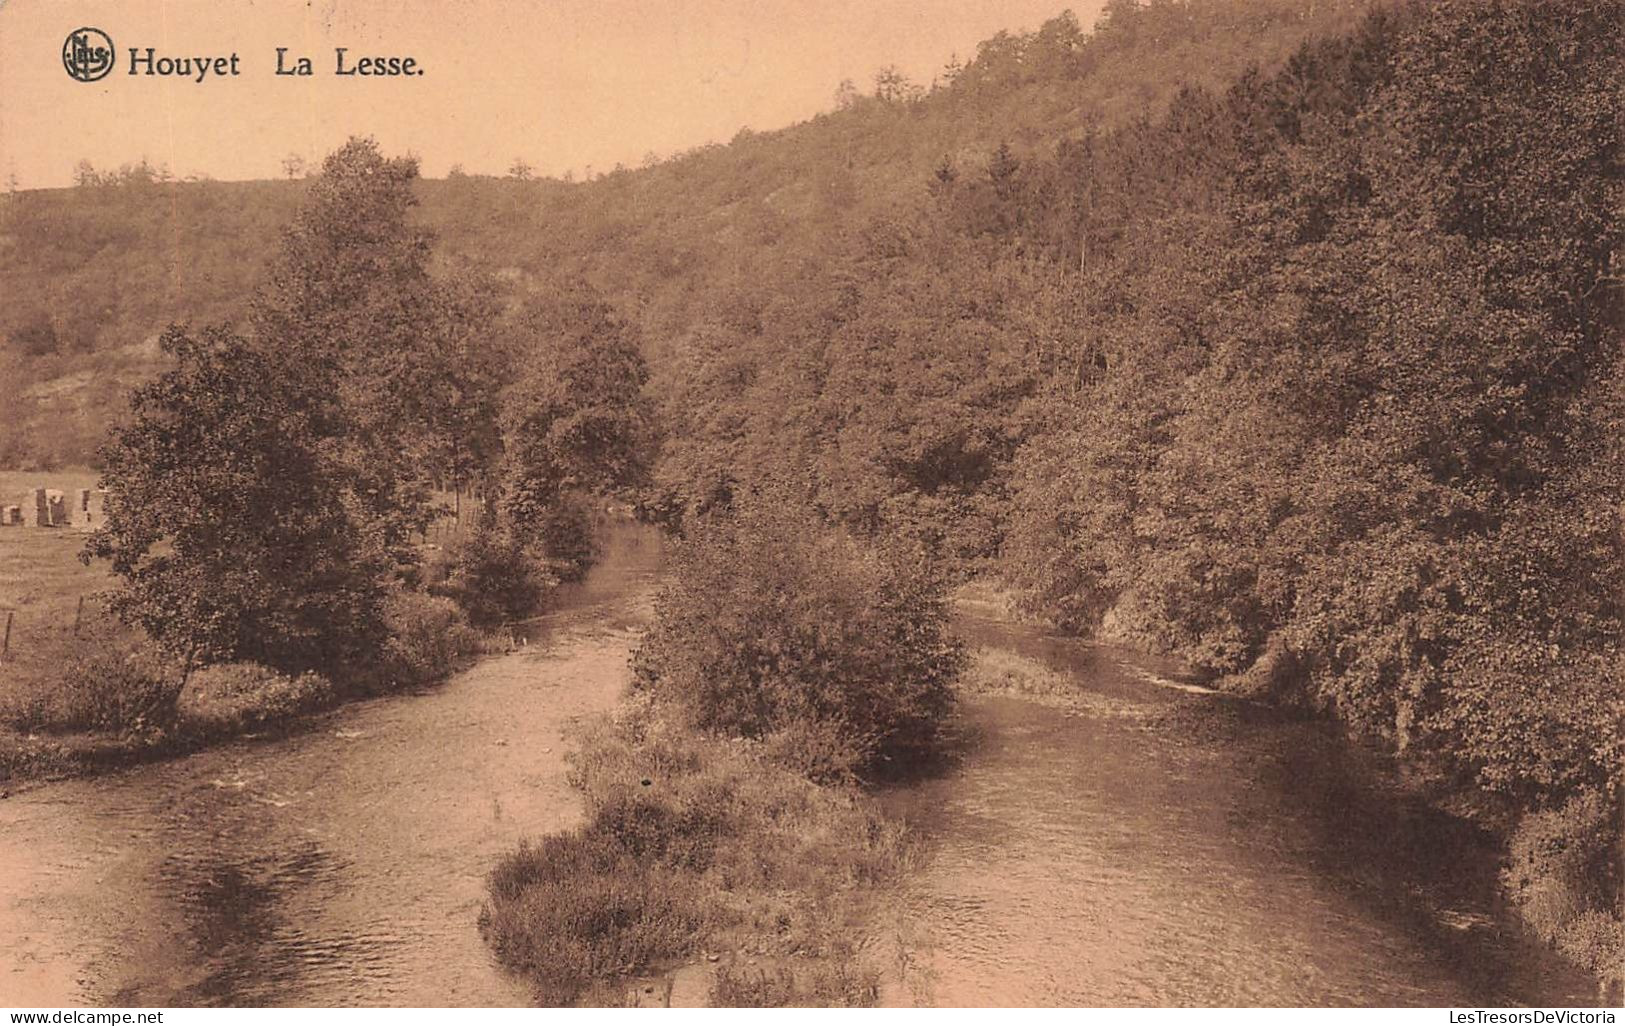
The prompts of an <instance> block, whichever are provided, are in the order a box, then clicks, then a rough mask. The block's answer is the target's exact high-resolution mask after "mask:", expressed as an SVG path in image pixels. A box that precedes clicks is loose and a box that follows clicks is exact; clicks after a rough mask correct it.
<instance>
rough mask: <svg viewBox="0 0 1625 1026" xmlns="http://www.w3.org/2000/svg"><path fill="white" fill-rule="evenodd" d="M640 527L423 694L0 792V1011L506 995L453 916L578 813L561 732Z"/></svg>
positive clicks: (638, 543)
mask: <svg viewBox="0 0 1625 1026" xmlns="http://www.w3.org/2000/svg"><path fill="white" fill-rule="evenodd" d="M658 560H659V545H658V542H657V540H656V539H655V538H654V537H653V536H652V535H650V534H647V533H644V532H641V531H636V530H621V531H618V532H616V533H615V534H614V535H613V536H612V542H611V545H610V551H609V552H608V554H607V558H606V560H605V563H604V565H603V566H602V567H601V568H600V569H599V570H597V571H595V573H594V575H593V576H592V577H590V578H589V580H588V581H587V582H586V583H585V584H584V585H578V586H574V587H573V588H571V589H570V590H569V593H568V594H567V595H566V596H565V597H564V600H563V602H562V603H561V605H560V608H559V610H558V612H556V613H555V614H553V615H552V616H549V617H546V618H544V619H543V620H542V621H541V622H540V623H538V624H536V625H534V635H535V642H534V644H533V645H532V646H531V647H530V648H529V649H527V650H524V651H521V652H519V653H516V654H513V655H509V656H505V657H500V658H496V659H492V660H489V661H486V662H484V663H482V664H481V665H479V666H478V667H475V668H474V669H473V670H471V671H469V672H468V673H465V674H463V675H461V676H460V677H458V678H456V679H454V680H452V681H451V682H449V683H448V684H446V685H445V686H443V687H440V688H436V689H431V690H429V691H427V692H425V693H423V694H418V695H404V696H398V697H392V698H387V699H379V700H375V701H370V702H365V703H361V704H358V705H352V706H349V707H346V708H344V709H340V710H337V711H335V712H333V713H331V714H329V715H327V716H326V717H323V718H322V719H320V720H319V721H318V722H316V723H315V724H313V725H312V726H311V727H310V728H309V729H307V730H304V731H302V732H300V733H298V734H296V735H295V736H292V737H288V738H282V739H277V740H265V741H259V742H256V741H245V742H241V743H237V744H232V745H228V746H225V747H222V748H218V749H214V750H212V751H208V752H204V753H201V754H198V755H195V756H192V757H190V758H185V759H180V760H176V761H173V762H168V763H164V764H161V765H152V766H145V767H140V768H137V769H134V770H130V771H127V772H123V773H116V774H112V775H109V776H105V777H101V778H98V779H94V780H84V781H72V782H65V783H57V784H49V785H45V786H42V787H39V788H36V789H33V790H29V791H24V792H23V793H21V794H18V795H15V796H13V797H12V798H10V799H8V800H6V801H3V802H0V867H3V869H0V1005H7V1004H10V1005H25V1006H26V1005H59V1004H66V1005H79V1004H103V1005H105V1004H115V1005H144V1006H151V1005H164V1006H169V1005H181V1006H189V1005H488V1004H495V1005H520V1004H526V1003H528V998H529V994H528V992H527V990H526V988H525V987H524V986H523V985H522V984H521V983H519V982H518V981H517V980H515V979H513V978H512V977H510V976H508V975H507V974H505V973H504V972H502V971H501V970H500V969H498V968H497V967H496V966H495V964H494V963H493V961H492V959H491V957H490V954H489V952H488V950H487V949H486V947H485V945H484V944H483V942H482V941H481V940H480V938H479V935H478V932H477V929H476V919H477V916H478V912H479V907H480V903H481V900H482V897H483V889H484V877H485V874H486V873H487V872H488V871H489V869H490V867H491V865H492V864H493V862H494V861H495V860H496V858H497V857H498V856H499V855H500V854H501V853H503V852H505V851H506V850H508V849H509V848H511V847H512V846H513V845H514V844H515V843H516V842H517V841H518V840H519V839H520V838H521V837H523V836H528V835H532V834H535V833H538V832H542V831H546V830H550V829H557V828H559V827H563V826H566V825H568V824H569V823H570V822H571V821H572V820H573V818H574V817H575V816H576V815H578V803H577V801H576V798H575V796H574V795H573V793H572V792H571V791H570V790H569V788H568V787H567V786H566V785H565V783H564V764H563V753H564V751H565V744H564V743H563V741H562V738H563V732H564V731H565V730H566V729H567V728H568V726H569V725H570V723H571V722H572V721H574V720H575V719H577V718H579V717H581V716H585V715H590V714H592V713H596V712H598V711H601V710H603V709H607V708H608V707H610V706H611V705H613V704H614V702H615V701H616V699H617V698H618V697H619V696H620V693H621V690H622V688H623V687H624V685H625V682H626V679H627V673H626V659H627V654H628V651H629V648H630V645H631V642H632V638H633V635H632V633H631V631H630V628H631V627H633V626H634V625H635V624H636V623H638V622H640V621H641V620H642V618H643V616H644V615H645V611H644V609H643V603H644V600H645V599H646V597H647V591H648V586H649V585H650V583H651V582H652V579H653V575H654V573H655V572H656V570H657V569H658Z"/></svg>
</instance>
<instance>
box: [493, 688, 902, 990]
mask: <svg viewBox="0 0 1625 1026" xmlns="http://www.w3.org/2000/svg"><path fill="white" fill-rule="evenodd" d="M572 762H573V768H572V774H571V782H572V783H573V784H574V785H575V786H576V787H578V788H579V789H580V790H581V791H582V792H583V793H584V795H585V797H586V803H587V810H588V816H587V820H586V822H585V823H584V824H583V825H582V826H580V827H579V828H577V829H575V830H572V831H569V832H567V833H563V834H556V835H553V836H551V837H547V838H545V839H543V840H542V841H541V843H539V844H527V845H523V846H521V847H520V849H519V850H518V851H517V852H515V853H513V854H511V855H509V856H508V857H506V858H504V859H503V860H502V861H501V862H500V863H499V864H498V865H497V867H496V868H495V870H493V872H492V874H491V877H490V880H489V885H488V890H489V901H488V903H487V906H486V908H485V910H484V912H483V913H482V915H481V918H480V927H481V930H482V932H483V933H484V935H485V937H486V939H487V941H488V942H489V943H490V944H491V946H492V947H493V948H494V949H495V950H496V952H497V954H498V956H499V957H500V958H501V959H502V961H503V962H504V963H505V964H507V965H508V966H510V967H511V968H514V969H516V970H519V971H521V972H524V973H526V974H527V975H529V976H530V977H531V978H532V979H533V980H534V981H535V982H536V984H537V986H538V989H539V991H540V993H541V996H542V999H543V1000H544V1001H548V1002H552V1003H568V1002H578V1001H590V1002H594V1003H604V1002H614V1001H615V1000H616V999H617V994H616V991H615V987H616V981H618V980H621V979H623V978H624V977H626V976H628V975H632V974H638V973H644V972H647V971H650V970H652V969H657V968H660V967H662V966H663V965H669V964H671V963H672V962H673V961H675V960H677V959H681V958H685V957H688V956H690V955H691V954H693V953H694V952H695V951H696V950H698V949H699V947H700V946H701V945H702V944H703V945H705V946H707V947H711V948H712V949H713V950H714V949H715V946H716V944H717V942H718V941H719V940H721V939H722V938H727V940H728V942H730V943H736V944H737V943H740V942H741V941H743V942H745V943H748V944H750V945H751V947H752V950H759V951H761V952H762V953H764V954H767V955H769V956H780V955H782V956H787V955H789V954H790V953H792V952H800V953H801V954H804V955H811V956H815V957H827V958H832V959H834V960H836V961H838V962H845V963H850V962H851V959H852V951H851V947H850V945H849V944H848V943H847V942H846V940H845V936H846V933H847V931H848V930H849V929H850V926H851V924H852V922H854V921H856V919H857V917H858V916H859V915H861V914H862V913H861V909H860V906H859V904H858V901H857V898H858V897H859V896H860V895H861V894H862V893H863V889H864V888H867V887H870V886H874V885H880V884H885V883H888V882H890V881H893V880H895V879H896V878H897V877H898V876H899V875H900V873H901V870H902V867H903V865H904V863H905V859H906V857H907V856H906V852H907V848H906V842H905V834H904V831H903V829H902V828H901V827H900V826H898V825H896V824H894V823H891V822H889V821H887V820H885V819H884V818H882V817H881V816H880V815H879V814H878V813H876V812H875V811H874V810H873V809H871V808H869V807H867V806H865V805H864V804H863V803H861V802H858V801H854V797H855V796H854V794H853V792H851V791H850V790H847V789H844V788H829V787H822V786H819V785H817V784H814V783H813V782H811V781H809V780H807V779H806V778H805V777H803V776H801V775H799V774H797V773H795V772H792V771H790V770H788V769H785V768H784V767H781V766H777V765H774V764H772V763H770V762H767V761H765V760H764V759H763V758H762V754H761V752H760V751H759V746H757V745H753V744H750V743H747V742H743V741H739V740H736V739H729V740H723V739H716V738H707V737H704V736H703V735H700V734H697V733H695V732H694V731H693V729H692V728H691V727H690V726H689V725H688V724H687V723H684V722H681V721H677V720H674V719H671V718H668V717H666V716H664V715H662V714H660V712H659V710H658V709H656V708H655V707H654V705H653V703H651V702H650V701H649V700H648V696H639V697H634V698H633V699H632V701H631V702H630V703H628V705H627V706H626V707H625V708H623V710H622V711H621V713H620V714H619V715H618V717H617V719H616V720H615V721H613V722H610V723H604V724H598V725H595V726H593V727H591V728H589V730H588V732H587V734H586V736H585V738H584V739H583V745H582V748H581V750H580V751H579V752H578V753H577V754H576V755H574V756H572ZM809 972H811V973H812V975H809V976H807V977H805V978H804V979H803V980H801V981H800V982H799V984H798V988H797V989H796V990H795V993H796V994H797V995H798V997H800V998H802V999H804V1000H808V1001H818V1002H821V1003H822V1002H825V1001H826V995H827V1002H828V1003H831V1004H849V1003H862V1002H860V1001H856V1000H850V999H849V995H850V994H856V993H858V992H859V991H861V981H862V977H861V975H860V974H859V973H858V970H857V968H856V967H855V966H852V965H850V964H847V965H844V966H842V965H837V966H836V967H835V969H834V970H833V971H832V972H830V973H827V974H826V973H824V972H823V970H822V969H820V968H818V967H817V966H814V967H812V968H811V969H810V970H809ZM826 976H828V978H829V979H828V980H826V979H825V977H826ZM840 979H848V980H852V981H858V982H857V984H856V985H854V986H852V987H844V988H840V987H835V986H833V985H832V984H831V983H830V982H829V981H831V980H840ZM730 993H731V992H730ZM742 1003H749V1002H742Z"/></svg>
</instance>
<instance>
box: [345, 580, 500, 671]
mask: <svg viewBox="0 0 1625 1026" xmlns="http://www.w3.org/2000/svg"><path fill="white" fill-rule="evenodd" d="M383 614H384V626H385V629H386V630H387V631H388V638H387V639H386V640H385V642H384V646H383V653H382V657H381V659H380V660H379V662H378V665H377V666H376V667H375V668H372V669H370V670H366V671H361V672H360V673H359V677H360V679H361V680H362V681H363V682H364V683H367V684H370V685H372V686H374V687H381V688H386V689H387V688H394V687H412V686H414V685H418V684H426V683H428V682H430V681H433V680H438V679H440V678H441V677H444V676H446V675H447V674H448V673H450V672H452V671H453V670H454V669H456V668H457V667H458V666H459V665H460V664H461V663H462V661H463V660H464V659H465V658H466V657H467V656H469V655H472V654H473V653H475V652H477V651H478V650H479V646H480V636H479V633H478V632H477V631H475V630H474V629H473V628H472V627H470V626H469V625H468V620H467V618H465V617H464V615H463V611H462V610H461V609H459V608H458V607H457V603H455V602H453V601H452V600H451V599H448V598H441V597H438V596H434V595H425V594H423V593H422V592H416V591H397V592H394V593H392V594H391V595H390V596H389V597H388V598H387V599H386V600H385V602H384V610H383Z"/></svg>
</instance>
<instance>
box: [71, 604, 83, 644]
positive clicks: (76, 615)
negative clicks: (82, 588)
mask: <svg viewBox="0 0 1625 1026" xmlns="http://www.w3.org/2000/svg"><path fill="white" fill-rule="evenodd" d="M84 618H85V597H84V596H83V595H80V596H79V608H78V609H76V610H74V612H73V636H74V637H76V638H77V637H78V636H79V624H80V622H81V621H82V620H84Z"/></svg>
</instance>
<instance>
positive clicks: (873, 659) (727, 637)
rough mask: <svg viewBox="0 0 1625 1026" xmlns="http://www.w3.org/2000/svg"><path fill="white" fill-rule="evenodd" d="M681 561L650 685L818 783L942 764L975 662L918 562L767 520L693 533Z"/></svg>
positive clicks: (698, 722) (808, 527) (657, 631)
mask: <svg viewBox="0 0 1625 1026" xmlns="http://www.w3.org/2000/svg"><path fill="white" fill-rule="evenodd" d="M674 564H675V567H674V571H673V574H672V580H671V583H670V584H668V585H667V587H666V588H665V590H664V591H662V592H661V594H660V596H659V597H658V598H657V599H656V604H655V608H656V622H655V625H654V627H653V628H652V629H651V630H650V631H649V634H648V636H647V637H646V638H645V639H644V641H643V644H642V646H641V647H640V648H639V649H638V651H637V654H636V656H635V657H634V662H635V666H636V670H637V681H638V686H639V687H642V688H645V689H648V690H650V691H652V692H653V693H655V694H656V695H658V696H659V697H661V698H662V699H664V700H666V701H668V702H671V703H672V704H673V705H675V706H678V707H680V708H682V709H683V710H684V711H685V713H686V715H687V716H688V717H689V720H690V722H691V723H693V724H694V725H695V726H696V727H698V728H699V729H701V730H705V731H710V732H714V733H718V734H722V735H728V736H736V737H746V738H753V739H758V740H762V741H765V742H766V743H767V745H768V748H769V749H770V750H771V751H774V752H776V753H778V755H779V757H780V758H782V759H783V760H784V761H785V762H786V764H788V765H792V766H794V767H796V768H798V769H799V770H801V771H802V772H804V773H806V774H808V775H809V776H812V777H814V778H815V779H836V778H854V777H871V776H873V775H875V774H877V773H883V772H885V771H886V770H888V769H907V768H909V767H910V766H912V765H913V764H914V763H915V762H917V761H918V760H920V759H922V758H925V757H929V756H930V755H931V754H932V752H933V751H934V749H935V746H936V743H937V740H938V733H939V731H940V730H941V728H942V725H943V723H944V721H945V720H946V718H947V716H948V714H949V713H950V711H951V710H952V707H953V694H954V692H953V687H952V685H953V682H954V679H955V678H956V677H957V676H958V675H959V673H960V671H961V670H962V669H963V668H964V665H965V653H964V648H963V646H962V645H961V644H960V643H959V642H958V641H957V640H956V639H955V638H954V637H953V636H952V635H951V634H950V633H949V630H948V612H947V606H946V603H945V598H944V595H943V591H942V583H941V581H940V580H938V579H936V578H935V577H934V576H933V575H932V574H931V573H930V572H929V571H928V570H927V569H925V567H924V565H923V564H922V563H921V562H919V561H918V560H916V561H913V562H908V561H906V560H905V559H904V558H903V557H902V556H901V555H900V554H899V553H895V552H894V553H888V552H886V551H885V550H882V549H877V548H875V547H873V546H866V545H864V544H862V543H860V542H858V541H856V540H854V539H853V538H851V537H850V536H848V535H846V534H845V533H843V532H840V531H836V530H829V529H826V528H820V527H819V526H817V522H816V520H814V519H813V518H811V517H810V516H804V515H803V516H798V515H796V514H794V513H791V512H789V511H787V510H785V509H782V508H776V507H760V508H754V509H750V510H744V511H740V512H739V513H738V514H737V515H736V516H733V517H727V518H716V519H714V520H710V521H707V522H704V523H698V524H696V525H694V527H693V529H692V530H691V532H690V535H689V537H688V538H686V539H685V540H683V541H682V542H681V543H680V544H679V545H678V546H677V550H676V554H675V557H674Z"/></svg>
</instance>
